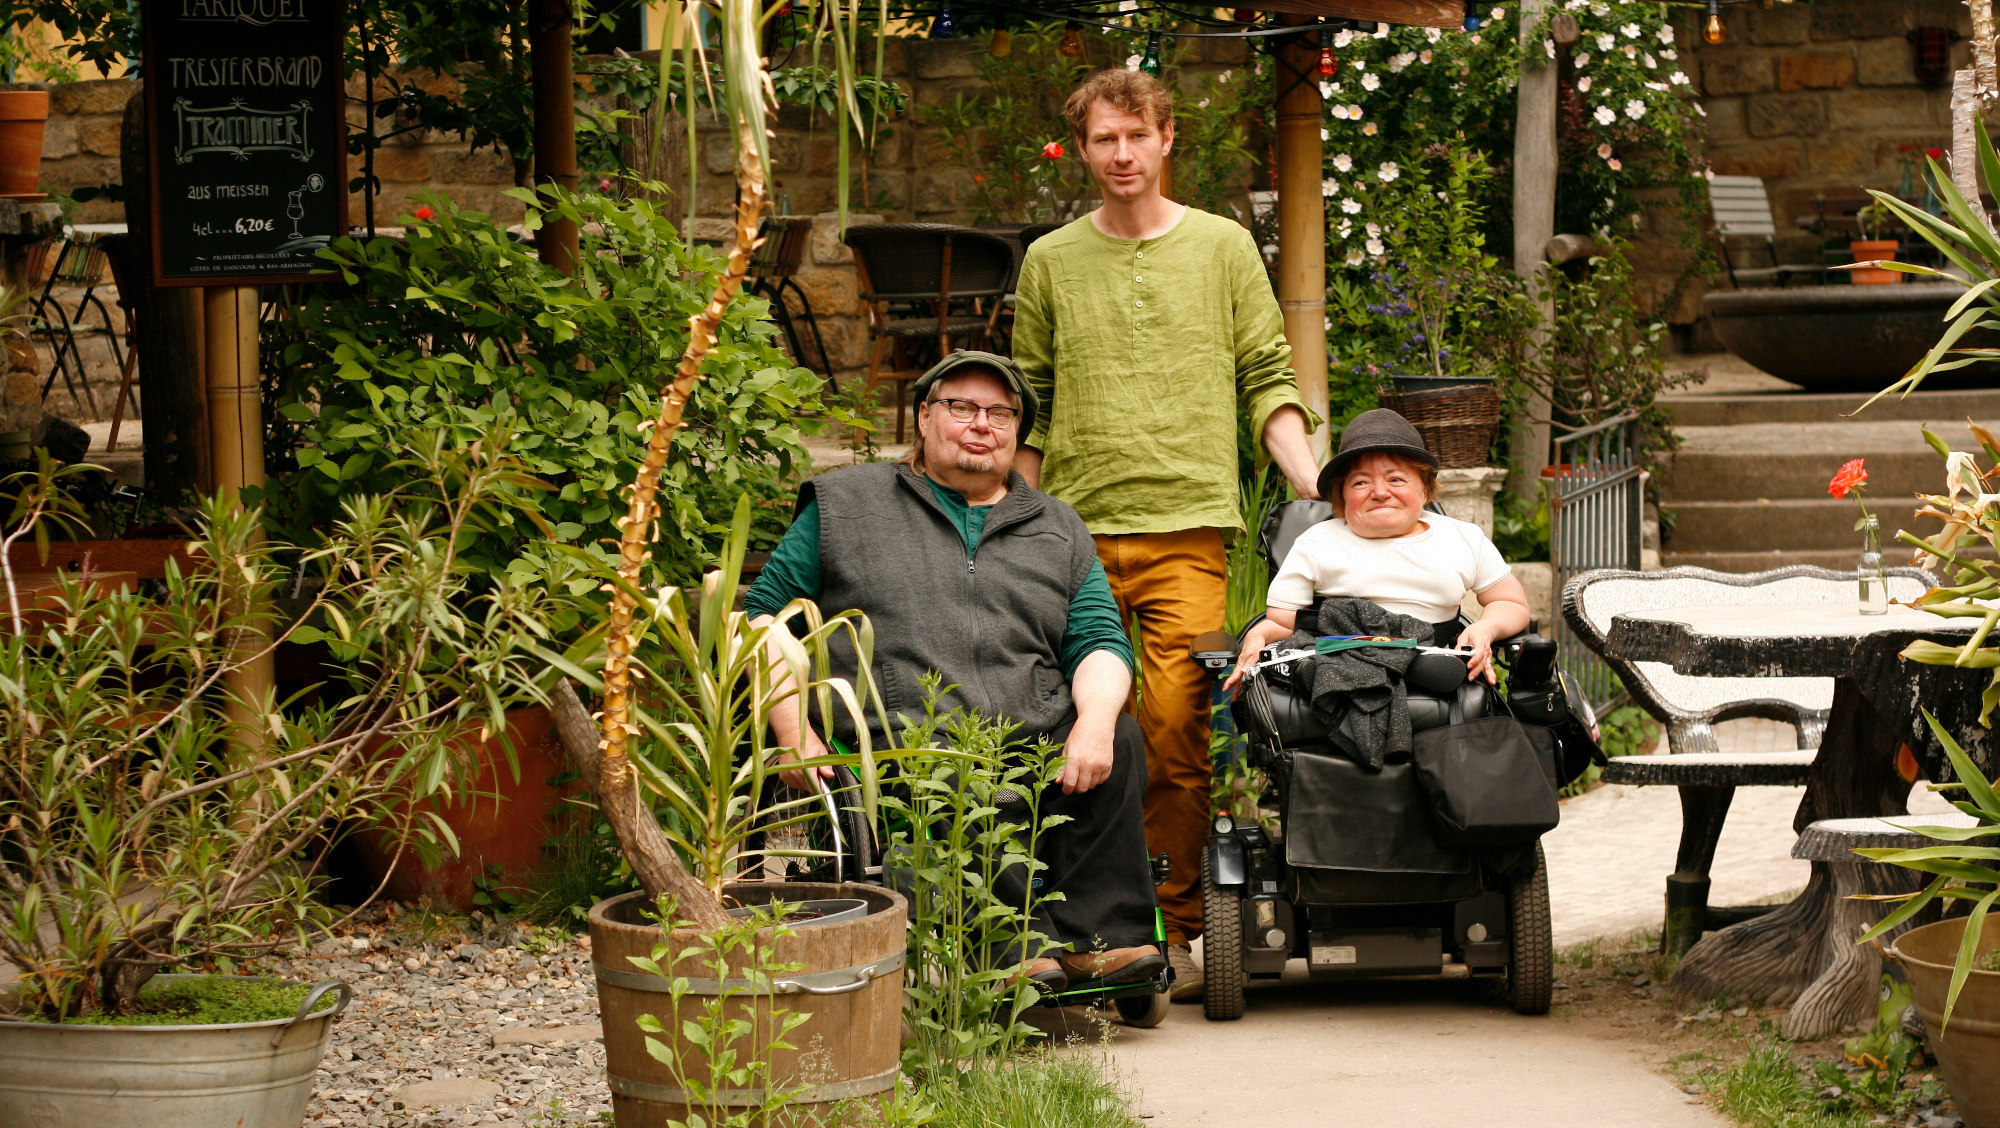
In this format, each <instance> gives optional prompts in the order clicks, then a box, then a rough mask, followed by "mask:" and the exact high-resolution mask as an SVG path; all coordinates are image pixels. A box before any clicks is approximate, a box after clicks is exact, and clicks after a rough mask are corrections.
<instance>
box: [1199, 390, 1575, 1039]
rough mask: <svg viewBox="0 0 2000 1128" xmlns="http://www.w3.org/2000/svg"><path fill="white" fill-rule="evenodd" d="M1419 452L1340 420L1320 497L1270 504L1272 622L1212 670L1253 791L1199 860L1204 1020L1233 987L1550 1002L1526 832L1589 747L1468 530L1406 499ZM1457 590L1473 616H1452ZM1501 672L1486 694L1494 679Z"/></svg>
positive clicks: (1545, 652)
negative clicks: (1499, 987) (1293, 964)
mask: <svg viewBox="0 0 2000 1128" xmlns="http://www.w3.org/2000/svg"><path fill="white" fill-rule="evenodd" d="M1436 466H1437V460H1436V459H1435V458H1434V457H1433V456H1432V455H1431V454H1430V452H1429V451H1428V450H1427V449H1426V448H1425V447H1424V445H1423V440H1422V438H1421V437H1420V436H1419V435H1418V434H1417V432H1416V430H1415V428H1413V427H1411V426H1410V425H1409V423H1408V422H1407V421H1406V420H1404V419H1403V417H1402V416H1400V415H1397V414H1396V413H1395V412H1392V411H1387V410H1378V411H1371V412H1367V413H1364V414H1363V415H1360V416H1358V417H1356V418H1355V420H1354V421H1353V422H1352V423H1350V424H1349V425H1348V427H1347V428H1346V430H1345V431H1344V432H1343V434H1342V436H1341V445H1340V450H1339V452H1338V453H1337V454H1336V455H1335V456H1334V458H1333V460H1332V461H1331V462H1329V463H1328V465H1327V468H1326V470H1325V471H1324V472H1323V473H1322V475H1321V478H1320V493H1321V496H1322V497H1324V498H1327V499H1329V500H1328V501H1325V502H1289V503H1285V504H1282V505H1279V506H1277V507H1275V508H1274V509H1273V510H1272V512H1271V513H1270V514H1268V515H1267V517H1266V519H1265V522H1264V527H1263V547H1264V550H1265V553H1266V555H1267V557H1268V559H1269V561H1270V563H1271V565H1272V566H1273V568H1274V569H1276V579H1274V580H1273V581H1272V585H1271V595H1270V597H1269V603H1270V609H1269V610H1268V611H1267V612H1266V614H1265V616H1263V617H1262V618H1261V619H1260V620H1259V621H1257V622H1255V623H1253V624H1252V625H1251V626H1250V627H1249V628H1248V629H1246V631H1245V635H1244V639H1243V640H1242V642H1241V644H1240V652H1238V651H1239V647H1238V644H1237V643H1236V641H1235V640H1234V639H1232V638H1230V636H1228V635H1227V634H1224V633H1222V632H1214V633H1212V634H1209V635H1204V636H1202V637H1201V638H1198V639H1196V640H1195V643H1194V651H1195V654H1194V657H1195V659H1196V660H1197V661H1198V662H1200V663H1201V664H1202V665H1204V666H1205V667H1207V668H1209V669H1211V670H1214V671H1218V672H1219V671H1221V670H1222V669H1224V668H1226V667H1228V666H1229V665H1230V662H1231V660H1232V658H1233V659H1234V661H1235V666H1236V669H1235V672H1234V673H1232V674H1231V675H1230V676H1229V678H1228V682H1227V685H1228V686H1229V687H1230V688H1231V689H1234V690H1235V691H1236V702H1235V705H1234V708H1233V712H1234V715H1235V718H1236V722H1237V727H1238V729H1239V730H1240V731H1242V732H1243V733H1244V734H1245V735H1246V736H1247V738H1248V753H1249V760H1250V763H1251V764H1252V765H1253V766H1255V767H1256V768H1258V769H1260V770H1261V771H1263V772H1264V774H1265V775H1266V777H1267V778H1268V780H1269V783H1270V785H1269V787H1268V788H1267V789H1266V791H1265V793H1264V795H1263V796H1262V797H1261V798H1260V799H1259V800H1258V808H1259V809H1258V817H1257V818H1256V819H1254V820H1252V821H1249V822H1247V823H1246V824H1245V825H1241V826H1239V825H1237V823H1236V820H1235V818H1234V817H1233V816H1232V815H1231V814H1230V813H1228V812H1223V813H1219V814H1217V815H1216V818H1215V828H1214V829H1215V833H1214V835H1213V836H1212V837H1211V839H1210V841H1209V848H1208V850H1207V852H1206V855H1205V857H1204V859H1203V867H1202V893H1203V909H1204V916H1205V921H1204V928H1203V939H1202V949H1203V969H1202V970H1203V981H1204V991H1203V1009H1204V1011H1205V1012H1206V1014H1207V1016H1208V1017H1209V1018H1211V1019H1233V1018H1238V1017H1240V1016H1241V1015H1242V1013H1243V1008H1244V985H1245V980H1246V978H1251V979H1255V978H1268V979H1275V978H1278V977H1279V976H1280V975H1281V974H1282V973H1283V971H1284V968H1285V963H1286V961H1287V960H1289V959H1292V958H1302V959H1304V960H1305V961H1306V966H1307V969H1308V971H1309V973H1310V974H1311V975H1312V976H1313V977H1314V978H1322V977H1325V978H1343V977H1350V976H1355V975H1409V974H1430V975H1436V974H1440V973H1441V972H1442V971H1443V967H1444V963H1445V961H1446V959H1447V957H1449V958H1450V959H1451V960H1453V961H1455V962H1457V963H1459V964H1460V965H1462V966H1464V967H1465V968H1466V970H1467V972H1468V973H1470V974H1472V975H1475V976H1489V975H1504V976H1505V977H1506V982H1507V993H1508V999H1509V1002H1510V1003H1511V1004H1512V1005H1513V1007H1514V1009H1515V1010H1517V1011H1519V1012H1521V1013H1523V1014H1540V1013H1544V1012H1546V1011H1547V1010H1548V1007H1549V1002H1550V995H1551V991H1552V988H1553V979H1552V977H1553V952H1552V940H1551V935H1550V920H1549V901H1548V877H1547V874H1546V872H1545V870H1544V866H1543V858H1542V851H1541V847H1540V845H1539V842H1538V839H1539V837H1540V835H1541V834H1542V833H1544V832H1546V831H1547V830H1549V829H1551V828H1553V827H1554V826H1555V823H1556V819H1557V807H1556V793H1557V790H1558V789H1559V788H1560V787H1561V786H1562V785H1563V784H1564V783H1566V782H1568V781H1569V780H1571V779H1573V778H1575V777H1576V776H1577V775H1580V774H1581V773H1582V771H1583V770H1584V768H1585V767H1586V766H1587V765H1588V764H1589V763H1590V761H1591V760H1592V758H1595V757H1599V756H1600V754H1599V753H1598V751H1597V747H1596V744H1595V733H1594V729H1595V727H1596V725H1595V720H1594V718H1593V717H1592V716H1591V715H1590V711H1589V706H1588V704H1587V703H1586V702H1585V700H1584V699H1583V697H1582V695H1581V694H1580V693H1578V692H1577V690H1576V688H1575V686H1574V685H1573V684H1572V683H1569V682H1568V681H1566V680H1565V679H1564V677H1563V675H1562V674H1561V673H1560V672H1559V671H1558V670H1557V669H1556V667H1555V657H1556V653H1555V650H1556V648H1555V644H1554V643H1553V642H1551V641H1549V640H1548V639H1545V638H1542V637H1540V636H1538V635H1536V634H1534V633H1533V622H1532V620H1531V618H1530V616H1529V611H1528V607H1527V601H1526V595H1525V593H1524V592H1523V591H1522V589H1521V586H1520V583H1519V581H1517V580H1515V579H1514V578H1513V576H1512V575H1511V574H1510V573H1509V572H1508V570H1507V566H1506V564H1505V563H1504V562H1502V561H1501V559H1500V556H1499V553H1498V552H1497V551H1496V550H1495V549H1494V548H1493V546H1492V544H1491V542H1490V541H1488V540H1487V539H1486V537H1485V536H1484V534H1482V533H1481V532H1480V531H1479V530H1478V529H1477V527H1475V526H1472V525H1468V524H1466V523H1464V522H1459V521H1454V520H1452V519H1451V518H1449V517H1445V516H1443V515H1442V514H1439V513H1436V512H1435V511H1433V510H1428V509H1426V505H1427V503H1429V501H1430V497H1431V494H1432V493H1433V492H1434V488H1435V481H1436V477H1435V471H1436ZM1468 593H1471V594H1473V595H1474V596H1475V597H1476V598H1477V599H1478V601H1479V603H1480V604H1481V605H1482V608H1483V611H1484V614H1483V615H1482V616H1481V618H1480V619H1479V621H1478V622H1475V623H1467V622H1466V621H1465V619H1464V618H1463V617H1462V616H1460V615H1458V613H1457V608H1458V606H1459V604H1460V601H1461V600H1463V599H1464V597H1465V596H1466V595H1467V594H1468ZM1503 670H1504V671H1505V675H1506V676H1505V678H1504V688H1503V679H1502V678H1501V676H1500V673H1501V671H1503Z"/></svg>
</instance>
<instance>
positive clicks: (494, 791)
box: [354, 705, 568, 912]
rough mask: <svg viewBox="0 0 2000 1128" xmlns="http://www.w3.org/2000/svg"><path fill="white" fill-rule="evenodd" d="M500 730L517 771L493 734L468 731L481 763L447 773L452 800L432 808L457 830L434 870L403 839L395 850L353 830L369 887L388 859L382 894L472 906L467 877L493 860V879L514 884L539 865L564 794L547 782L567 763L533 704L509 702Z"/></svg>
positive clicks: (382, 834) (387, 841)
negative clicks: (468, 774) (467, 771)
mask: <svg viewBox="0 0 2000 1128" xmlns="http://www.w3.org/2000/svg"><path fill="white" fill-rule="evenodd" d="M507 733H508V736H509V737H510V738H511V739H512V741H513V743H514V755H515V759H516V762H517V763H518V764H519V765H520V769H521V773H520V777H519V778H518V779H517V778H515V777H514V776H513V775H512V774H511V773H509V772H508V771H507V761H506V757H505V755H504V753H503V752H502V751H501V749H500V742H499V739H498V738H497V737H495V736H489V737H488V738H487V739H485V740H479V739H478V738H477V737H476V736H468V738H467V739H468V740H470V741H471V742H473V743H474V745H475V747H473V748H472V749H471V752H472V755H473V756H474V757H475V759H476V760H477V762H478V763H479V764H480V765H481V769H480V771H479V774H478V776H477V777H476V778H473V779H461V780H455V781H454V784H453V788H454V791H455V792H456V793H457V794H456V796H455V798H454V799H453V801H452V802H450V803H438V804H437V805H436V806H435V807H434V808H432V809H433V810H435V811H437V812H438V813H439V814H440V815H441V816H442V817H443V818H444V821H445V822H446V823H447V824H448V825H449V826H450V827H451V831H452V834H453V835H454V836H456V837H457V839H458V856H457V857H455V858H454V857H452V856H450V854H449V853H447V854H446V856H445V857H444V858H443V859H442V860H441V861H440V862H439V864H438V866H437V867H436V868H435V869H427V868H425V866H424V864H423V861H422V859H421V858H420V857H419V856H418V854H417V851H416V850H415V849H414V848H411V847H408V846H405V847H404V849H403V850H402V852H401V855H400V856H398V854H397V852H396V849H395V846H396V841H395V836H394V835H392V834H390V833H389V832H387V831H382V830H370V831H364V832H362V833H360V834H357V835H355V837H354V843H355V846H356V848H357V852H358V853H359V855H360V858H361V861H362V863H363V866H364V867H365V869H366V877H367V878H368V883H369V888H371V889H372V888H374V885H375V883H376V882H378V881H380V880H381V878H382V874H383V873H385V872H387V871H388V869H389V866H390V864H391V863H392V862H393V863H394V864H395V867H396V868H395V872H394V873H393V874H392V875H391V876H390V878H389V883H388V885H386V886H384V887H383V889H382V894H383V896H385V897H388V898H390V899H392V900H397V901H407V902H415V901H422V900H428V901H429V902H430V903H431V904H432V905H435V906H437V907H438V908H443V909H451V910H453V911H456V912H469V911H470V910H471V909H472V908H473V907H474V904H473V900H472V898H473V896H474V895H475V894H477V893H478V892H479V888H478V886H477V885H476V884H474V883H475V882H476V881H477V880H479V879H480V878H483V877H486V876H488V873H487V871H488V869H489V867H495V866H497V867H499V873H498V875H497V880H498V881H499V883H500V884H501V886H503V887H506V888H519V887H521V886H524V885H526V884H527V882H528V880H529V879H530V878H532V877H534V876H535V875H536V874H537V873H539V872H540V871H541V870H542V869H544V868H545V867H546V866H547V858H546V857H545V856H544V854H543V852H542V846H543V845H544V844H545V843H547V842H548V841H549V839H550V838H551V837H553V836H554V835H555V833H556V830H557V827H556V825H555V823H554V821H553V816H554V815H555V814H556V813H557V811H559V810H560V809H561V807H562V803H563V795H564V789H562V788H559V787H551V786H549V784H548V780H549V779H550V778H552V777H554V776H556V775H558V774H560V773H562V772H563V771H565V770H567V769H568V763H567V761H565V760H564V759H563V755H562V750H561V749H560V748H559V747H558V746H557V744H556V738H555V718H554V717H553V716H551V715H550V713H549V711H548V709H547V708H546V707H544V706H540V705H535V706H531V707H529V708H526V709H514V710H512V711H510V712H509V713H508V714H507ZM475 792H476V793H478V794H474V793H475Z"/></svg>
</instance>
